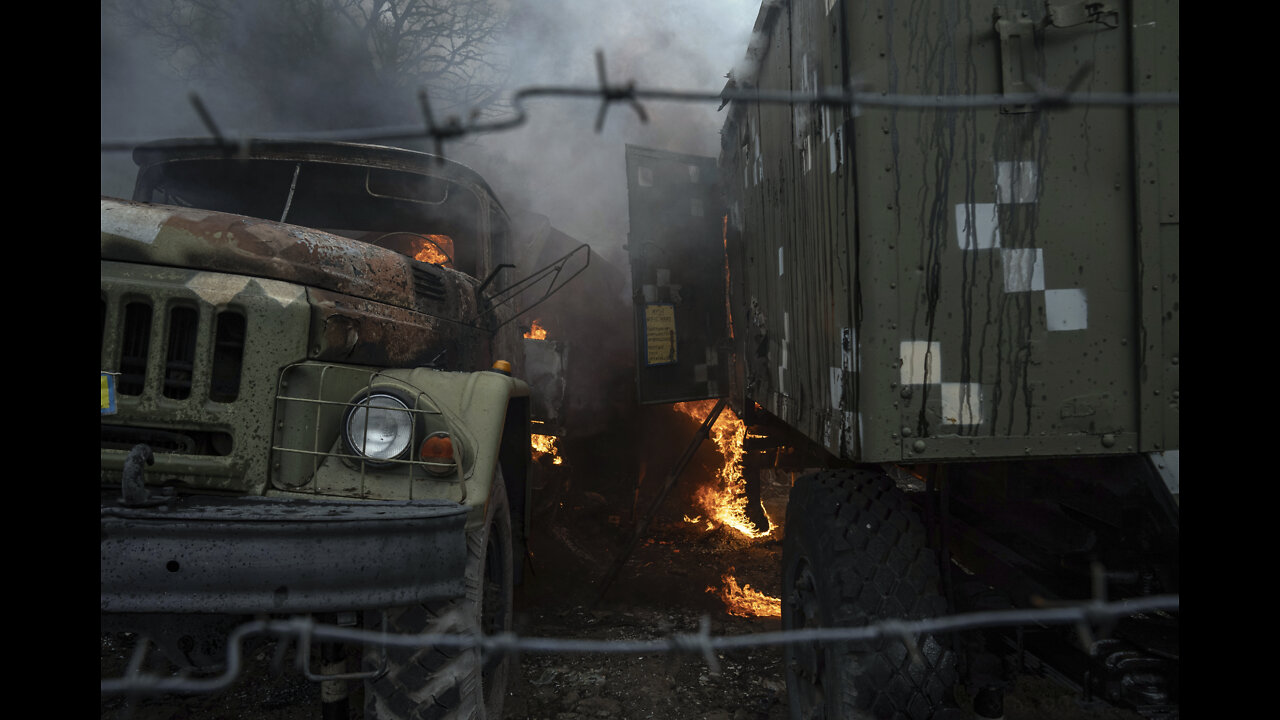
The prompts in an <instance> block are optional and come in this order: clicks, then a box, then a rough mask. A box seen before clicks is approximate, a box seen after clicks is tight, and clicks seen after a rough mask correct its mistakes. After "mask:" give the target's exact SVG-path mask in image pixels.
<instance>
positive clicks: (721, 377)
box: [626, 145, 729, 403]
mask: <svg viewBox="0 0 1280 720" xmlns="http://www.w3.org/2000/svg"><path fill="white" fill-rule="evenodd" d="M626 153H627V194H628V198H629V210H630V217H631V227H630V231H629V233H628V245H627V248H628V252H629V254H630V259H631V286H632V289H633V299H634V307H635V331H636V336H635V337H636V352H637V360H636V375H637V382H638V387H639V397H640V402H642V403H666V402H681V401H685V400H702V399H706V398H713V397H723V396H724V395H725V394H726V393H727V392H728V387H729V384H728V378H729V375H728V344H727V342H728V340H727V332H728V329H727V320H726V315H725V260H724V257H725V248H724V226H725V210H724V203H723V200H722V198H721V194H720V188H719V174H718V170H717V167H716V162H715V159H714V158H707V157H698V156H695V155H684V154H680V153H672V152H667V151H663V150H655V149H651V148H642V147H638V146H634V145H628V146H627V148H626Z"/></svg>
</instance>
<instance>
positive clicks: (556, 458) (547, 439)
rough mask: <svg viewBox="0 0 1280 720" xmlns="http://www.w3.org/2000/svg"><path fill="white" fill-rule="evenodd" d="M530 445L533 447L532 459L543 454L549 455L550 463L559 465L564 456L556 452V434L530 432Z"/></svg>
mask: <svg viewBox="0 0 1280 720" xmlns="http://www.w3.org/2000/svg"><path fill="white" fill-rule="evenodd" d="M529 439H530V445H531V446H532V447H533V459H534V460H537V459H538V458H540V457H542V456H543V455H550V456H551V464H552V465H559V464H560V463H563V462H564V458H562V457H560V455H559V454H557V453H556V436H555V435H536V434H530V435H529Z"/></svg>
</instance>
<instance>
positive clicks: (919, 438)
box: [626, 0, 1180, 720]
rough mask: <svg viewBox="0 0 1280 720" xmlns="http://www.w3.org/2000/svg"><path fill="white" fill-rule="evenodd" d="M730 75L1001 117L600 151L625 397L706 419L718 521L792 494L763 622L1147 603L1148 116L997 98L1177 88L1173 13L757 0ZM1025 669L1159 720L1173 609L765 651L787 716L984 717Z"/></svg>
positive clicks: (852, 125) (748, 129)
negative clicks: (629, 380) (768, 486)
mask: <svg viewBox="0 0 1280 720" xmlns="http://www.w3.org/2000/svg"><path fill="white" fill-rule="evenodd" d="M735 73H736V74H735V76H734V77H733V78H732V79H731V81H730V84H731V86H732V87H735V88H736V89H738V90H747V91H750V90H751V89H753V88H757V89H759V90H761V91H762V92H764V91H795V92H807V93H814V92H816V91H818V90H821V89H825V88H850V87H856V88H858V89H861V90H864V91H874V92H879V93H884V94H904V95H921V96H941V95H948V96H960V95H966V96H972V95H988V96H992V97H1007V98H1008V100H1007V102H1004V103H1003V104H999V103H997V104H991V105H988V106H981V105H969V106H963V107H946V106H944V105H943V104H936V105H933V106H930V107H928V108H919V107H916V108H908V107H879V106H862V107H855V108H850V107H843V106H829V105H820V104H818V103H807V104H806V103H799V104H794V105H784V104H768V103H753V102H750V101H749V100H748V101H743V100H740V99H733V98H726V104H727V105H728V110H727V118H726V120H725V123H724V126H723V129H722V131H721V143H722V145H721V153H720V156H719V158H718V159H716V158H704V157H696V156H691V155H683V154H678V153H671V152H666V151H661V150H655V149H650V148H641V147H635V146H628V147H627V148H626V158H627V164H626V167H627V178H628V192H629V195H630V219H631V226H630V235H629V238H628V249H629V253H630V258H631V269H632V284H633V286H634V288H635V298H636V302H635V315H634V318H635V321H634V327H635V344H636V349H637V353H638V355H637V372H638V377H639V380H638V387H639V392H640V399H641V401H642V402H645V403H672V402H692V401H702V402H706V401H707V399H708V398H727V399H728V404H729V407H730V408H731V409H732V410H733V411H734V412H735V413H736V414H737V415H738V416H740V417H741V418H742V419H743V421H744V423H745V425H746V432H745V433H744V435H743V436H742V437H743V439H742V441H741V442H742V447H743V464H744V466H745V468H746V473H745V477H744V492H745V495H746V502H747V504H748V506H751V505H754V504H758V502H759V482H758V479H755V478H756V476H758V473H759V470H760V468H762V467H778V468H787V469H790V470H794V471H797V472H798V473H800V477H799V479H797V480H796V481H795V483H794V486H793V487H792V489H791V494H790V498H789V501H788V505H787V510H786V518H785V523H784V527H785V539H784V550H783V563H782V564H783V567H782V568H781V572H782V622H783V627H784V628H785V629H805V628H815V627H830V626H837V625H864V624H872V623H875V622H877V621H880V620H888V619H903V618H907V619H915V618H923V617H930V616H939V615H943V614H947V613H956V612H964V611H971V610H982V609H1008V608H1018V607H1045V606H1049V605H1052V604H1055V603H1072V602H1080V601H1087V600H1092V599H1099V598H1103V599H1108V600H1120V599H1126V598H1142V597H1148V596H1153V595H1169V594H1176V593H1177V592H1178V587H1179V550H1178V543H1179V504H1178V497H1179V480H1178V463H1177V449H1178V446H1179V443H1178V435H1179V414H1178V411H1179V370H1180V367H1179V363H1178V360H1179V357H1178V356H1179V339H1178V337H1179V335H1178V327H1179V318H1178V217H1179V210H1178V129H1177V128H1178V113H1177V108H1176V107H1168V106H1142V105H1133V106H1128V105H1120V106H1111V107H1090V106H1071V107H1059V108H1052V109H1049V108H1038V107H1036V106H1034V105H1031V104H1019V103H1020V102H1025V101H1026V96H1025V95H1019V94H1021V93H1027V92H1029V91H1030V90H1032V89H1033V88H1035V87H1037V83H1043V84H1044V85H1047V86H1049V87H1070V88H1073V89H1079V90H1081V91H1083V92H1099V93H1139V92H1150V93H1156V92H1167V93H1176V92H1177V89H1178V14H1177V5H1176V3H1164V4H1136V5H1129V4H1096V3H1082V4H1075V5H1070V4H1068V5H1051V4H1046V3H1036V2H1019V3H1015V4H1014V5H1003V6H1000V7H998V8H996V9H995V12H994V15H993V14H992V11H991V9H990V7H989V6H982V7H979V6H973V7H969V6H954V5H952V4H947V3H936V4H929V3H926V4H925V5H923V6H921V5H919V4H914V5H912V6H910V7H907V6H903V5H900V4H898V3H895V2H892V0H889V1H887V2H870V3H867V2H856V1H854V0H827V2H807V3H784V2H773V1H770V2H765V3H763V5H762V7H761V10H760V14H759V16H758V19H757V22H756V25H755V33H754V36H753V39H752V42H751V46H750V48H749V50H748V53H747V58H746V61H745V62H744V64H743V66H742V67H740V68H738V69H737V70H736V71H735ZM706 412H707V411H705V410H704V413H706ZM712 412H714V411H712ZM708 414H709V413H708ZM753 486H754V487H753ZM753 493H754V497H753ZM767 522H768V518H767V517H762V516H761V515H760V514H759V513H757V514H756V517H755V519H754V520H753V524H755V525H757V526H759V525H761V524H767ZM907 642H909V643H910V647H908V646H907V644H906V643H907ZM1028 656H1032V657H1038V658H1040V659H1042V660H1044V661H1045V662H1047V663H1049V664H1051V665H1052V666H1054V667H1055V668H1058V669H1059V672H1060V677H1063V678H1067V679H1070V680H1071V681H1072V682H1074V683H1075V684H1076V685H1077V686H1078V687H1079V688H1080V689H1081V691H1082V692H1083V693H1084V694H1087V695H1092V696H1095V697H1103V698H1106V699H1108V700H1110V701H1112V702H1113V703H1116V704H1119V705H1122V706H1127V707H1130V708H1133V709H1135V710H1137V711H1139V712H1141V713H1143V714H1145V715H1148V716H1150V717H1172V716H1176V715H1177V713H1178V709H1177V708H1178V694H1179V693H1178V688H1179V685H1178V659H1179V626H1178V619H1177V614H1176V612H1148V613H1143V614H1140V615H1135V616H1132V617H1127V618H1125V619H1123V620H1121V621H1119V622H1118V623H1116V624H1115V626H1114V627H1112V628H1110V631H1109V632H1108V633H1106V634H1105V635H1102V634H1100V635H1099V636H1097V637H1089V636H1087V635H1085V634H1081V633H1077V632H1076V631H1075V630H1074V629H1072V628H1055V627H1040V626H1030V627H1023V628H1021V629H1019V630H1018V631H1017V632H1016V633H1012V632H1011V633H1009V634H1004V633H1000V632H996V631H994V630H992V631H986V632H978V631H972V632H966V633H960V634H954V635H942V634H937V635H935V634H923V635H920V636H918V637H915V638H911V639H910V640H906V641H902V640H884V641H882V642H878V643H874V644H851V643H840V644H833V643H822V644H819V643H815V644H812V645H805V646H788V647H787V653H786V663H787V666H786V671H787V680H788V693H789V701H790V711H791V716H792V717H796V718H812V717H826V718H850V717H878V718H889V717H893V718H915V719H917V720H918V719H922V718H931V717H933V718H937V717H946V716H949V715H950V714H953V713H955V712H956V707H957V703H958V700H957V697H958V695H957V693H956V692H954V690H955V688H956V687H957V686H960V685H963V686H964V687H965V689H966V690H967V691H968V697H969V698H972V699H973V700H974V710H975V711H976V712H977V714H978V715H979V716H980V717H999V716H1000V714H1001V711H1000V706H1001V704H1002V693H1003V690H1004V689H1005V688H1006V687H1007V686H1008V685H1009V683H1010V682H1012V680H1013V679H1014V677H1015V676H1016V672H1014V671H1013V670H1012V668H1013V667H1015V666H1016V664H1017V663H1019V662H1025V661H1026V658H1027V657H1028Z"/></svg>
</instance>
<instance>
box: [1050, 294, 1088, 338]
mask: <svg viewBox="0 0 1280 720" xmlns="http://www.w3.org/2000/svg"><path fill="white" fill-rule="evenodd" d="M1044 315H1045V323H1046V324H1047V325H1048V328H1049V331H1050V332H1053V331H1060V330H1084V329H1086V328H1088V327H1089V302H1088V300H1087V299H1086V298H1085V295H1084V290H1082V289H1080V288H1070V289H1067V290H1045V291H1044Z"/></svg>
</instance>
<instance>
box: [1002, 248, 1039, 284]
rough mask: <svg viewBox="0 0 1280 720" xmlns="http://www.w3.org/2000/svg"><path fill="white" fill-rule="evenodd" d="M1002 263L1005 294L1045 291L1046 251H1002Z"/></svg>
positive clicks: (1034, 249) (1037, 249)
mask: <svg viewBox="0 0 1280 720" xmlns="http://www.w3.org/2000/svg"><path fill="white" fill-rule="evenodd" d="M1000 261H1001V262H1002V263H1003V264H1004V291H1005V292H1027V291H1030V290H1043V289H1044V251H1043V250H1042V249H1040V248H1033V249H1027V250H1013V249H1010V250H1001V251H1000Z"/></svg>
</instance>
